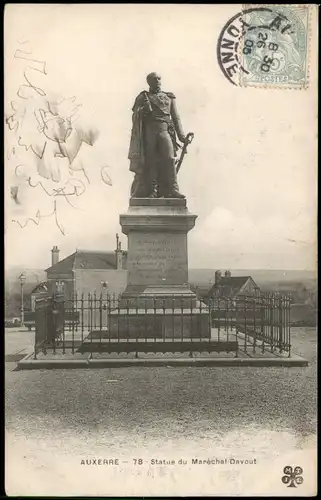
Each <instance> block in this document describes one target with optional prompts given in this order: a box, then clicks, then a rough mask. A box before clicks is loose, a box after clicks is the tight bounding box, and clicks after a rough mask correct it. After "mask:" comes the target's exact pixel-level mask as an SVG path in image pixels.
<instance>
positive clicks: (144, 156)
mask: <svg viewBox="0 0 321 500" xmlns="http://www.w3.org/2000/svg"><path fill="white" fill-rule="evenodd" d="M147 83H148V85H149V91H148V92H147V91H143V92H141V93H140V94H139V95H138V96H137V97H136V100H135V103H134V106H133V109H132V110H133V126H132V133H131V141H130V147H129V155H128V158H129V159H130V170H131V171H132V172H134V173H135V178H134V182H133V184H132V188H131V197H133V198H145V197H148V198H158V197H165V198H185V196H184V195H183V194H181V193H180V192H179V189H178V184H177V174H176V155H177V150H178V148H179V147H180V146H179V144H178V143H177V141H176V137H178V139H179V140H180V141H181V142H184V141H185V135H184V132H183V128H182V124H181V121H180V118H179V115H178V112H177V109H176V103H175V95H174V94H172V93H171V92H163V91H162V90H161V77H160V76H159V75H158V74H157V73H150V74H149V75H148V76H147Z"/></svg>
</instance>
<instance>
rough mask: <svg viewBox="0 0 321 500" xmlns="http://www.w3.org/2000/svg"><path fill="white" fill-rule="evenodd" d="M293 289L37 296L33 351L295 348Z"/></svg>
mask: <svg viewBox="0 0 321 500" xmlns="http://www.w3.org/2000/svg"><path fill="white" fill-rule="evenodd" d="M290 306H291V300H290V297H289V296H284V295H279V294H264V295H263V294H262V295H261V296H260V297H241V296H240V297H235V298H230V297H212V298H210V299H209V300H208V301H207V304H205V303H204V302H202V301H200V300H198V299H196V298H195V297H191V298H188V299H186V298H177V297H176V296H173V297H168V296H167V297H166V298H164V299H161V298H159V297H148V298H137V299H130V300H126V299H124V298H123V297H121V296H116V295H110V294H100V295H97V294H95V293H93V294H88V295H86V296H85V295H84V294H83V295H80V296H75V297H73V299H72V300H64V297H63V296H60V295H56V296H52V297H49V296H47V297H42V298H40V299H39V300H37V301H36V329H35V350H34V356H35V357H37V355H38V353H39V352H43V353H45V354H46V353H47V352H48V350H52V352H53V353H56V352H57V351H59V352H62V353H63V354H64V353H66V352H70V353H72V354H74V353H75V352H79V353H85V352H89V353H102V352H106V353H112V352H114V353H132V352H134V353H136V356H138V353H139V352H153V353H157V352H162V353H165V352H189V354H190V355H191V356H192V355H193V353H195V352H223V351H224V352H232V353H233V352H234V353H235V355H236V356H238V355H239V353H240V351H242V352H243V353H245V354H246V355H255V354H256V353H264V352H267V351H268V352H271V353H273V354H276V355H287V356H290V355H291V324H290Z"/></svg>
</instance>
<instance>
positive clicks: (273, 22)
mask: <svg viewBox="0 0 321 500" xmlns="http://www.w3.org/2000/svg"><path fill="white" fill-rule="evenodd" d="M251 7H252V6H250V5H247V6H246V8H245V9H244V10H243V15H242V31H243V36H242V37H241V40H240V42H241V43H240V44H239V59H240V63H241V67H242V70H241V71H240V72H239V78H240V80H239V85H240V86H243V87H256V86H260V87H283V86H284V87H287V88H306V87H307V86H308V77H309V74H308V72H309V11H310V9H309V5H260V6H259V7H258V8H255V7H254V6H253V8H251Z"/></svg>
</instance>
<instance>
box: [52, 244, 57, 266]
mask: <svg viewBox="0 0 321 500" xmlns="http://www.w3.org/2000/svg"><path fill="white" fill-rule="evenodd" d="M57 262H59V248H58V247H57V246H54V247H53V248H52V250H51V265H52V266H54V265H55V264H57Z"/></svg>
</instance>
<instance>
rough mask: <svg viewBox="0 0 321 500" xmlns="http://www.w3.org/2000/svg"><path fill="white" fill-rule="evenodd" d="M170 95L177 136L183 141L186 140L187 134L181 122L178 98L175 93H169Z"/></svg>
mask: <svg viewBox="0 0 321 500" xmlns="http://www.w3.org/2000/svg"><path fill="white" fill-rule="evenodd" d="M168 95H169V97H170V98H171V117H172V120H173V123H174V127H175V130H176V134H177V137H178V138H179V140H180V141H181V142H184V141H185V134H184V130H183V126H182V123H181V119H180V117H179V114H178V111H177V106H176V98H175V96H174V94H172V93H168Z"/></svg>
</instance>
